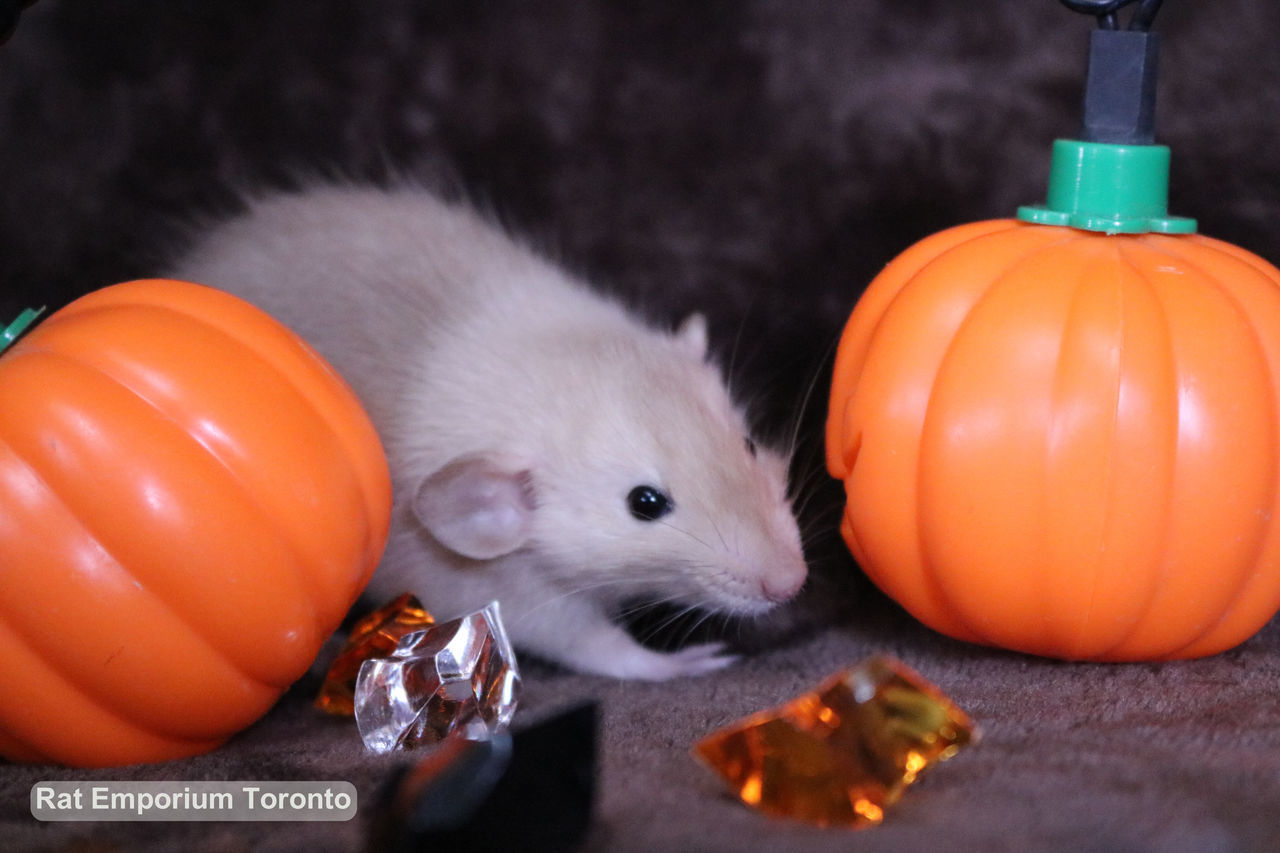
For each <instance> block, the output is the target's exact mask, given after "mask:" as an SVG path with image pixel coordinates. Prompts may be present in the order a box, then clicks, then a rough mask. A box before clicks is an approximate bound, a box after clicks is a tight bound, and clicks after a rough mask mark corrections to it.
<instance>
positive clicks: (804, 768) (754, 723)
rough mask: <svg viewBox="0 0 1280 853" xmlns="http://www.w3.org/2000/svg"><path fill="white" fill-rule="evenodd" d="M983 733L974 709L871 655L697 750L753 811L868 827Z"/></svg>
mask: <svg viewBox="0 0 1280 853" xmlns="http://www.w3.org/2000/svg"><path fill="white" fill-rule="evenodd" d="M976 739H977V730H976V728H975V727H974V725H973V722H972V721H971V720H970V719H969V717H968V715H967V714H965V713H964V712H963V711H961V710H960V709H959V708H957V707H956V706H955V705H954V704H953V703H952V702H951V700H949V699H948V698H947V697H946V696H944V695H943V694H942V692H941V691H939V690H938V688H936V687H935V686H933V685H932V684H930V683H929V682H927V681H925V680H924V679H923V678H922V677H921V676H920V675H918V674H917V673H915V672H913V671H912V670H911V669H910V668H908V667H907V666H905V665H904V664H902V663H900V662H898V661H896V660H893V659H892V658H888V657H872V658H868V659H867V660H865V661H863V662H862V663H860V664H859V665H858V666H856V667H854V668H853V669H849V670H843V671H841V672H837V673H835V674H834V675H832V676H831V677H830V678H828V679H827V680H826V681H825V682H823V683H822V684H821V685H820V686H819V687H818V688H817V689H816V690H814V691H813V692H810V693H805V694H803V695H801V696H799V697H797V698H796V699H793V700H792V701H790V702H788V703H787V704H785V705H783V706H781V707H779V708H776V709H774V710H772V711H763V712H760V713H758V714H753V715H751V716H749V717H747V718H745V719H743V720H741V721H739V722H738V723H735V724H734V725H732V726H729V727H728V728H725V729H721V730H720V731H717V732H714V733H713V734H711V735H709V736H708V737H706V738H704V739H703V740H701V741H699V742H698V743H697V744H696V745H695V746H694V748H693V752H694V755H695V756H697V757H698V758H699V759H701V760H702V761H703V762H705V763H706V764H707V765H708V766H709V767H710V768H711V769H712V770H714V771H715V772H716V773H718V774H720V775H721V776H723V777H724V779H725V780H726V781H727V782H728V783H729V785H730V786H731V787H732V788H733V790H734V792H735V793H736V794H737V795H738V796H739V797H740V798H741V799H742V801H743V802H745V803H747V804H748V805H750V806H753V807H754V808H757V809H759V810H760V811H762V812H765V813H767V814H771V815H776V816H779V817H789V818H796V819H799V820H806V821H809V822H811V823H816V824H818V825H820V826H830V825H840V826H851V827H860V826H870V825H874V824H877V823H880V821H881V820H883V818H884V810H885V809H886V808H887V807H888V806H891V805H893V804H894V803H895V802H897V800H898V799H899V798H900V797H901V796H902V793H903V791H905V790H906V788H907V786H908V785H910V784H911V783H912V782H914V781H915V780H916V779H917V778H919V776H920V774H921V773H922V772H924V771H925V770H926V769H927V768H929V767H930V766H931V765H933V764H935V763H937V762H939V761H944V760H946V759H948V758H950V757H951V756H953V755H955V754H956V753H957V752H959V751H960V750H961V749H962V748H963V747H965V746H967V745H968V744H969V743H971V742H973V741H975V740H976Z"/></svg>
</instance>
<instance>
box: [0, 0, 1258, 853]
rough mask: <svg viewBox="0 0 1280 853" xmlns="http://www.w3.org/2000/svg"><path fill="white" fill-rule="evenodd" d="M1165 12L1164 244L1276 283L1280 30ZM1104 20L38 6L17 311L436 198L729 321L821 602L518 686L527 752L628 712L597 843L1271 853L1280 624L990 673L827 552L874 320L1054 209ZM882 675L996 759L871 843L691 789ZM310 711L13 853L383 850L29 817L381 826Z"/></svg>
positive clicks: (813, 0) (29, 772) (323, 828)
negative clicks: (942, 695) (263, 788)
mask: <svg viewBox="0 0 1280 853" xmlns="http://www.w3.org/2000/svg"><path fill="white" fill-rule="evenodd" d="M1165 5H1166V7H1167V8H1166V9H1165V10H1164V11H1163V12H1162V13H1161V17H1160V21H1159V26H1158V29H1159V30H1160V31H1161V32H1163V33H1164V35H1165V45H1164V57H1163V63H1162V83H1161V86H1162V88H1161V102H1160V138H1161V140H1162V141H1164V142H1167V143H1168V144H1170V145H1171V146H1172V147H1173V149H1174V166H1173V190H1172V199H1171V212H1173V213H1176V214H1183V215H1191V216H1196V217H1198V218H1199V219H1200V222H1201V230H1202V231H1203V232H1204V233H1206V234H1211V235H1213V236H1218V237H1221V238H1224V239H1227V240H1230V241H1232V242H1235V243H1238V244H1239V245H1242V246H1244V247H1246V248H1249V249H1252V250H1253V251H1255V252H1258V253H1259V254H1261V255H1263V256H1264V257H1268V258H1270V259H1271V260H1272V261H1276V260H1280V230H1278V229H1277V227H1276V224H1275V218H1276V216H1277V213H1280V194H1278V193H1280V154H1278V153H1277V143H1276V140H1277V139H1280V52H1278V51H1276V50H1275V48H1274V40H1275V38H1276V36H1277V35H1280V6H1277V5H1276V4H1272V3H1259V2H1255V0H1217V2H1214V3H1204V2H1192V0H1168V2H1167V3H1166V4H1165ZM1089 28H1090V23H1089V22H1088V21H1087V20H1086V19H1085V18H1083V17H1080V16H1077V15H1073V14H1072V13H1070V12H1068V11H1066V10H1065V9H1064V8H1062V7H1061V6H1060V5H1059V4H1058V3H1056V2H1054V0H983V2H961V0H912V2H910V3H905V2H894V0H840V2H835V0H830V2H822V0H733V2H730V0H708V2H702V3H696V4H689V3H675V2H666V0H634V1H633V2H611V3H599V2H581V0H578V2H574V1H573V0H541V2H537V3H522V2H515V0H507V1H506V2H499V1H498V0H495V1H494V2H473V0H440V1H439V2H423V1H422V0H412V2H411V1H410V0H382V2H371V3H350V2H340V0H263V2H258V3H253V4H239V3H236V4H233V3H211V2H207V0H115V2H112V0H99V2H94V3H85V2H72V1H71V0H41V1H40V2H38V3H37V4H36V5H35V6H34V7H32V8H31V9H30V10H29V11H28V12H26V13H25V14H24V16H23V19H22V21H21V23H20V25H19V28H18V30H17V33H16V34H15V36H14V38H13V39H12V40H11V41H10V42H9V43H8V44H7V45H5V46H4V47H3V48H0V319H5V320H7V319H9V318H11V317H12V316H14V315H16V313H17V311H18V309H19V308H21V307H23V306H25V305H29V304H48V305H50V306H51V307H56V306H57V305H60V304H62V303H64V302H66V301H68V300H69V299H71V298H73V297H74V296H75V295H78V294H80V293H83V292H86V291H88V290H91V289H94V288H97V287H100V286H103V285H106V284H109V283H111V282H114V281H119V280H123V279H126V278H130V277H134V276H140V275H147V274H149V273H151V272H153V271H154V270H155V269H156V268H157V266H158V263H159V259H160V258H162V257H163V256H164V254H165V253H166V252H167V251H170V250H171V249H172V248H173V247H174V246H175V245H176V244H175V234H176V233H177V229H176V228H175V227H174V223H175V222H176V221H181V220H182V219H184V218H186V217H190V216H193V215H207V214H210V213H218V212H225V211H230V210H233V209H234V207H235V198H236V194H237V192H239V191H240V190H243V189H245V188H253V187H260V186H264V185H289V184H291V183H294V182H296V181H298V180H300V179H306V178H308V177H311V176H314V175H317V174H321V175H340V176H344V177H350V178H355V179H364V180H374V181H386V180H389V179H392V178H394V176H396V175H399V174H414V175H419V174H427V175H444V176H447V178H448V179H450V180H452V181H454V182H456V183H458V184H461V185H462V186H463V187H464V188H465V189H466V190H467V191H468V192H469V193H471V194H472V195H473V196H475V197H476V198H477V199H479V200H481V201H482V202H483V203H484V204H485V205H487V206H488V207H490V208H492V209H493V210H495V211H497V212H498V213H499V214H500V215H502V216H503V218H504V219H505V220H506V221H508V222H510V223H511V224H512V226H513V227H515V228H517V229H519V230H521V231H523V232H525V233H529V234H532V235H533V236H534V237H535V239H537V240H538V241H539V242H540V243H542V244H543V245H546V246H547V247H548V248H549V249H550V250H551V251H553V252H554V253H555V254H556V255H557V256H558V257H560V258H561V259H563V260H564V262H565V263H566V264H568V265H570V266H571V267H573V268H574V269H575V270H578V271H581V272H583V273H585V274H587V275H589V276H591V277H592V278H594V279H595V280H596V281H598V282H600V284H601V286H602V287H604V288H606V289H609V290H613V291H615V292H618V293H622V294H624V295H625V296H627V297H628V298H629V299H632V300H634V301H635V302H636V303H637V304H639V305H642V306H643V307H644V308H645V310H646V311H648V312H649V313H651V314H653V315H655V316H657V317H659V318H661V319H664V320H674V319H675V318H677V317H679V316H681V315H683V314H684V313H685V312H686V311H688V310H690V309H693V308H700V309H702V310H704V311H706V312H707V313H708V315H709V316H710V319H711V321H712V333H713V345H714V346H715V347H716V349H717V350H718V351H719V352H720V353H722V354H723V356H724V357H725V360H726V361H731V369H732V373H733V375H734V381H735V384H736V385H737V386H739V387H742V388H746V389H749V391H750V392H751V394H752V395H753V396H754V397H755V398H757V400H758V405H757V409H756V412H757V414H758V416H759V419H760V421H761V424H762V426H763V427H764V428H765V430H766V431H767V432H772V433H774V434H777V435H787V434H789V433H790V431H791V429H792V427H793V426H797V425H798V435H799V437H800V439H801V441H800V445H799V447H798V452H797V461H796V466H795V477H796V479H797V481H798V482H802V483H803V484H804V493H805V495H806V497H807V500H806V509H805V512H804V521H805V527H806V530H807V532H808V533H809V552H810V554H811V556H812V560H813V564H814V569H815V577H814V580H813V582H812V583H811V584H810V588H809V591H808V592H807V594H806V596H805V598H804V600H803V601H802V602H800V604H798V605H797V606H796V607H793V608H791V609H790V610H789V611H788V612H787V613H785V614H783V615H781V616H780V617H779V618H777V619H775V620H772V621H770V622H768V623H765V624H759V625H750V626H729V627H728V632H729V636H731V637H733V638H736V639H737V640H738V642H739V643H740V644H741V645H742V646H743V647H744V648H745V649H747V650H748V651H750V652H753V654H751V655H750V656H749V657H748V658H747V659H746V660H744V661H743V663H742V664H741V665H739V666H737V667H735V668H732V669H729V670H727V671H725V672H722V673H718V674H716V675H713V676H710V677H707V678H704V679H696V680H686V681H680V682H676V683H671V684H663V685H652V684H634V683H614V682H610V681H607V680H601V679H594V678H587V677H582V676H576V675H570V674H564V673H560V672H556V671H552V670H550V669H549V668H546V667H539V666H537V665H536V664H534V663H532V662H531V663H530V665H529V666H527V667H526V669H527V670H528V674H527V679H526V688H527V689H526V698H525V702H524V705H523V706H522V708H523V709H522V711H521V714H520V716H519V717H518V718H517V719H518V723H520V724H525V723H527V722H528V721H530V720H534V719H537V718H538V717H539V716H540V715H544V714H548V713H551V712H553V711H554V710H556V709H557V708H560V707H564V706H567V705H569V704H571V703H572V702H573V701H574V700H576V699H581V698H587V697H594V698H597V699H599V700H601V702H602V703H603V704H602V708H603V722H604V726H603V736H602V748H603V753H602V760H601V767H600V775H599V794H600V797H599V803H598V809H597V814H596V819H595V823H594V826H593V830H592V835H591V838H590V840H589V843H588V847H589V848H590V849H592V850H636V851H641V850H689V851H699V850H707V851H712V850H770V851H772V850H802V849H814V850H823V849H842V850H844V849H849V850H866V851H882V850H883V851H890V850H931V849H939V850H942V849H946V850H961V851H970V850H971V851H985V850H1019V851H1022V850H1032V851H1034V850H1064V851H1065V850H1087V851H1223V852H1224V853H1225V851H1262V850H1274V849H1280V815H1278V814H1277V810H1278V809H1280V710H1278V709H1277V702H1276V698H1277V692H1278V690H1277V688H1278V685H1280V631H1278V630H1277V627H1276V623H1275V622H1273V623H1272V624H1271V625H1270V626H1269V627H1268V628H1267V629H1266V630H1264V631H1263V632H1262V633H1261V634H1260V635H1259V636H1257V637H1255V638H1254V639H1253V640H1251V641H1249V642H1248V643H1246V644H1244V645H1243V646H1241V647H1239V648H1237V649H1235V650H1232V651H1230V652H1227V653H1224V654H1221V655H1218V656H1216V657H1213V658H1209V659H1206V660H1201V661H1194V662H1185V663H1170V664H1130V665H1092V664H1069V663H1060V662H1054V661H1045V660H1039V659H1035V658H1031V657H1027V656H1022V655H1017V654H1012V653H1007V652H1002V651H996V650H989V649H982V648H977V647H971V646H965V645H962V644H958V643H953V642H951V641H949V640H946V639H945V638H941V637H939V636H937V635H935V634H933V633H932V632H930V631H928V630H927V629H925V628H923V627H921V626H920V625H918V624H917V623H915V622H914V621H913V620H911V619H910V618H908V617H906V616H905V615H903V614H902V612H901V611H900V610H898V608H897V607H896V606H895V605H893V604H892V603H890V602H888V601H886V600H885V599H884V598H883V597H882V596H880V595H879V594H878V593H877V592H875V591H874V590H872V589H870V588H869V586H868V585H867V584H866V583H865V582H864V581H860V580H859V579H858V575H857V571H856V567H855V566H854V565H853V563H852V561H851V560H850V559H849V557H848V556H847V554H845V552H844V550H843V548H842V547H841V545H840V543H839V541H838V537H837V536H835V535H834V520H835V518H836V517H837V515H838V512H839V508H840V500H841V495H840V490H839V489H838V488H837V487H835V486H834V485H833V484H831V483H830V482H828V481H827V480H826V478H825V475H824V474H823V473H822V471H821V467H820V453H821V434H820V429H819V427H820V423H821V419H822V417H823V415H824V409H825V403H824V400H823V397H824V394H825V391H824V389H825V383H826V381H827V368H828V363H829V360H830V355H831V348H832V346H833V343H834V340H835V338H836V336H837V334H838V332H839V330H840V328H841V326H842V324H843V322H844V320H845V319H846V317H847V316H848V312H849V310H850V308H851V307H852V305H853V302H854V301H855V299H856V298H857V295H858V293H859V292H860V290H861V288H862V287H863V286H865V284H866V282H867V281H868V280H869V279H870V278H871V277H872V276H873V275H874V274H875V272H876V271H877V270H878V269H879V268H881V267H882V266H883V265H884V264H885V263H886V262H887V261H888V260H889V259H890V258H892V257H893V256H894V255H896V254H897V253H898V252H900V251H901V250H902V249H904V248H906V247H907V246H908V245H910V244H911V243H912V242H914V241H915V240H917V239H919V238H921V237H923V236H925V235H927V234H929V233H931V232H933V231H936V230H939V229H941V228H944V227H946V226H948V225H952V224H957V223H960V222H965V221H970V220H974V219H982V218H989V217H995V216H1004V215H1008V214H1009V213H1011V212H1012V210H1013V208H1014V207H1015V206H1016V205H1017V204H1020V203H1026V202H1036V201H1039V200H1040V199H1041V198H1042V197H1043V192H1044V182H1045V178H1046V175H1047V169H1048V150H1049V144H1050V142H1051V140H1052V139H1053V138H1054V137H1056V136H1065V135H1071V134H1072V133H1073V132H1074V130H1075V127H1076V121H1077V116H1078V102H1079V95H1080V84H1081V78H1082V71H1083V56H1084V50H1085V42H1086V37H1087V33H1088V30H1089ZM810 387H813V388H815V389H816V391H815V393H814V395H813V397H812V399H811V400H810V402H809V404H808V405H807V406H804V405H803V403H804V400H805V397H806V392H807V390H808V389H809V388H810ZM6 570H11V569H10V568H9V567H6V566H4V565H3V555H0V577H2V576H3V572H4V571H6ZM992 606H993V607H998V606H999V603H998V602H993V603H992ZM669 633H670V632H669ZM674 633H675V634H676V635H677V636H678V635H679V633H680V631H679V630H677V631H675V632H674ZM875 651H887V652H890V653H893V654H896V655H898V656H899V657H901V658H902V659H903V660H905V661H906V662H908V663H909V664H911V665H912V666H914V667H915V668H917V669H918V670H920V671H921V672H922V673H923V674H925V675H926V676H927V677H929V678H931V679H932V680H934V681H936V682H937V683H939V684H940V685H941V686H942V687H943V688H944V689H945V690H946V691H948V692H949V693H950V694H951V695H952V696H953V697H954V698H955V699H956V700H957V701H958V702H959V703H960V704H961V705H962V706H963V707H964V708H966V709H967V710H968V711H969V712H970V713H972V714H973V715H974V716H975V717H976V718H977V719H978V720H979V721H980V723H981V724H982V726H983V729H984V731H985V739H984V741H983V742H982V744H981V745H980V746H978V747H976V748H974V749H972V750H969V751H967V752H965V753H963V754H962V755H961V756H960V757H958V758H957V759H955V760H954V761H952V762H950V763H949V764H947V765H943V766H942V767H940V768H938V769H937V770H936V771H935V772H934V773H933V774H931V775H930V776H928V777H926V779H925V780H924V781H923V782H922V783H921V784H919V785H918V786H917V787H916V788H914V789H913V790H912V791H911V792H910V794H909V795H908V797H907V798H906V799H905V801H904V802H903V803H902V804H901V805H900V806H899V807H898V808H896V809H894V810H893V811H891V812H890V814H889V817H888V820H887V821H886V823H885V825H883V826H881V827H879V828H876V829H873V830H870V831H866V832H860V833H856V834H849V833H845V832H840V831H822V830H817V829H813V828H809V827H806V826H802V825H796V824H792V823H787V822H776V821H770V820H767V819H764V818H762V817H760V816H758V815H755V814H753V813H752V812H750V811H749V810H747V809H746V808H744V807H742V806H740V805H739V804H737V803H736V802H735V801H733V800H731V799H729V798H727V797H725V796H724V795H723V793H722V792H721V790H720V788H719V786H718V783H717V782H716V780H715V779H714V778H712V777H711V776H710V775H709V774H707V773H705V772H704V771H703V770H702V769H701V768H700V767H699V766H697V765H696V764H695V763H694V762H693V761H692V759H691V758H690V757H689V755H688V748H689V746H690V745H691V744H692V743H693V741H694V740H696V739H697V738H698V737H700V736H701V735H703V734H705V733H707V732H708V731H710V730H711V729H713V728H715V727H718V726H720V725H723V724H725V723H727V722H729V721H731V720H733V719H735V718H737V717H738V716H740V715H742V714H745V713H748V712H751V711H754V710H758V709H760V708H764V707H768V706H772V705H775V704H777V703H779V702H782V701H784V700H786V699H788V698H790V697H791V696H793V695H794V694H795V693H797V692H799V691H800V690H802V689H804V688H807V687H809V686H812V685H813V684H814V683H816V682H817V681H818V680H820V679H821V678H822V677H823V676H825V675H826V674H827V673H829V672H830V671H832V670H834V669H836V668H838V667H840V666H844V665H848V664H850V663H852V662H854V661H856V660H858V659H859V658H861V657H862V656H864V655H866V654H869V653H871V652H875ZM314 688H315V679H314V677H311V678H309V679H307V680H304V682H303V683H301V684H300V685H299V686H298V688H297V689H296V690H295V691H293V692H291V693H290V694H288V695H287V696H286V697H285V699H284V700H283V701H282V702H281V703H280V704H279V705H278V706H277V707H276V708H275V709H274V710H273V711H272V712H271V713H270V714H269V715H268V716H267V717H266V718H265V719H263V720H262V721H261V722H260V723H258V724H257V725H255V726H253V727H251V728H250V729H249V730H247V731H245V732H244V733H242V734H241V735H239V736H238V737H236V738H235V739H234V740H233V741H232V742H231V743H229V744H228V745H227V746H226V747H224V748H222V749H220V750H218V751H216V752H214V753H212V754H210V755H207V756H203V757H200V758H195V759H191V760H188V761H182V762H174V763H169V764H162V765H151V766H141V767H129V768H118V769H114V770H110V771H95V772H92V773H91V772H87V771H76V770H64V769H57V768H48V767H19V766H12V765H8V766H5V765H0V846H3V847H4V848H5V849H41V848H45V849H63V850H133V849H149V850H169V849H176V848H187V849H190V850H241V849H259V850H295V849H309V850H351V849H359V848H360V847H361V846H362V845H363V839H364V837H365V832H366V830H367V824H368V812H367V811H366V810H362V811H361V814H360V816H359V817H358V818H357V819H356V820H355V821H352V822H351V823H348V824H342V825H329V824H205V825H182V824H66V825H43V824H39V823H37V822H36V821H34V820H33V819H32V818H31V817H30V815H29V812H28V796H29V791H30V788H31V785H32V784H33V783H34V782H35V781H38V780H41V779H58V778H101V779H129V778H132V779H178V780H188V779H303V778H317V779H345V780H349V781H352V782H354V783H355V784H356V785H357V786H358V787H359V789H360V792H361V796H362V797H363V798H364V799H363V801H362V802H364V803H371V802H372V800H373V797H374V794H375V792H376V790H377V786H378V782H379V780H380V779H381V778H382V777H383V776H384V774H385V773H386V772H387V770H388V768H389V767H390V765H391V763H392V761H393V760H392V759H377V758H372V757H369V756H366V755H365V754H364V753H363V751H362V749H361V747H360V744H359V741H358V739H357V738H356V735H355V733H354V730H353V729H352V728H350V727H348V726H344V725H341V724H337V723H334V722H332V721H330V720H326V719H322V718H320V717H319V716H318V715H316V714H315V713H313V712H312V711H311V710H310V709H309V707H308V705H307V700H308V698H309V695H310V694H311V693H312V692H313V691H314ZM0 690H3V684H0Z"/></svg>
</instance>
